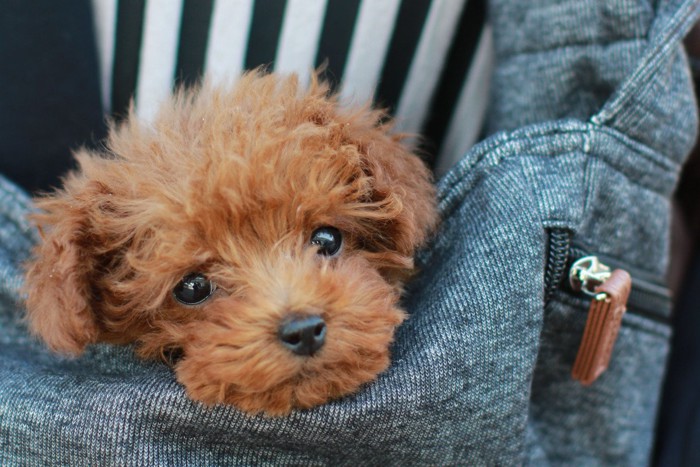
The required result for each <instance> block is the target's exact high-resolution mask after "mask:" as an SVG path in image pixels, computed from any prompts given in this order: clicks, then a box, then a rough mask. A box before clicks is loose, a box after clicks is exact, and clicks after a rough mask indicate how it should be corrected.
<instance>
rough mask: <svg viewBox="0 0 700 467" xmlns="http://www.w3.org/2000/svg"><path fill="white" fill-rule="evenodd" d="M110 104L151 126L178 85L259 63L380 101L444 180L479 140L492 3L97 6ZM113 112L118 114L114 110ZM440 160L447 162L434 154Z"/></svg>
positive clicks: (248, 1) (199, 0)
mask: <svg viewBox="0 0 700 467" xmlns="http://www.w3.org/2000/svg"><path fill="white" fill-rule="evenodd" d="M93 6H94V14H95V20H96V30H97V38H98V46H99V48H100V56H101V65H102V73H103V82H104V85H103V99H104V102H105V103H106V104H107V103H109V104H111V111H112V113H113V114H115V115H117V116H120V115H123V114H124V112H125V110H126V109H127V106H128V105H129V99H130V98H131V96H135V103H136V110H137V113H138V114H139V115H140V116H141V117H143V118H145V119H150V118H152V117H153V115H154V113H155V111H156V109H157V107H158V104H159V102H160V101H161V100H162V99H163V98H164V97H165V96H166V95H167V94H168V92H169V91H170V89H172V87H173V86H174V85H177V84H181V83H184V84H191V83H193V82H195V81H196V80H197V79H199V78H200V77H201V76H202V75H207V76H208V77H210V79H212V80H214V81H228V80H233V79H235V77H236V76H238V75H240V73H241V72H242V71H243V70H246V69H251V68H254V67H257V66H259V65H265V66H267V67H269V68H270V69H273V70H275V71H279V72H284V73H291V72H294V73H297V74H298V75H299V76H300V78H301V80H302V81H303V82H306V81H307V80H308V78H309V74H310V72H311V70H312V69H314V68H316V67H318V66H320V65H326V70H325V72H324V73H325V78H326V79H328V80H329V81H331V83H332V84H333V85H334V86H335V87H336V89H337V90H338V91H339V92H340V93H341V96H342V98H343V99H344V100H346V101H359V102H363V101H366V100H368V99H372V98H374V99H375V100H376V102H377V103H378V105H381V106H385V107H387V108H389V109H390V110H391V112H392V113H393V115H394V116H395V117H396V118H397V121H398V126H399V128H400V129H401V130H403V131H408V132H415V133H423V134H424V135H425V137H426V142H427V143H426V150H427V153H428V154H431V155H432V156H431V157H433V160H431V161H430V162H431V163H432V164H433V165H434V166H435V167H436V169H437V170H438V171H439V172H442V171H444V170H445V169H446V168H448V167H449V166H450V165H451V164H452V162H453V161H454V160H455V159H456V158H457V157H458V156H459V155H461V154H462V153H463V152H464V151H465V150H466V149H468V147H469V146H470V145H471V144H473V143H474V142H475V140H476V139H477V137H478V132H479V130H480V127H481V121H482V116H483V113H484V107H485V105H486V102H487V99H486V93H487V89H488V86H487V84H488V78H489V70H490V67H491V65H490V63H491V59H490V57H491V52H490V48H491V45H490V34H489V29H488V27H484V23H485V11H484V10H485V7H484V0H257V1H256V0H128V1H126V0H122V1H119V0H93ZM107 107H109V105H108V106H107ZM437 155H439V156H440V157H439V158H436V157H435V156H437Z"/></svg>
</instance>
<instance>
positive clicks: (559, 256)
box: [544, 229, 573, 304]
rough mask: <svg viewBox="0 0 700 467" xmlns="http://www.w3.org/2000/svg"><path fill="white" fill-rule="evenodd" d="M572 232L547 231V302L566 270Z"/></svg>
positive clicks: (545, 280) (545, 287) (545, 281)
mask: <svg viewBox="0 0 700 467" xmlns="http://www.w3.org/2000/svg"><path fill="white" fill-rule="evenodd" d="M572 236H573V235H572V233H571V231H569V230H565V229H552V230H549V231H548V236H547V240H548V244H547V264H546V266H545V276H544V302H545V304H547V303H548V302H549V300H550V299H551V298H552V295H554V292H556V290H557V289H558V288H559V284H560V283H561V280H562V278H563V277H564V275H565V274H566V271H567V270H568V261H569V250H570V249H571V238H572Z"/></svg>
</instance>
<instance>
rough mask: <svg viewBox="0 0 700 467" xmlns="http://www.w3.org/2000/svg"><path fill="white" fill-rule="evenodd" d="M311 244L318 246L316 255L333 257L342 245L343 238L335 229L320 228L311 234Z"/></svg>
mask: <svg viewBox="0 0 700 467" xmlns="http://www.w3.org/2000/svg"><path fill="white" fill-rule="evenodd" d="M311 244H312V245H316V246H318V254H319V255H323V256H333V255H334V254H336V253H338V250H340V246H341V245H342V244H343V236H342V235H341V233H340V230H338V229H336V228H335V227H320V228H318V229H316V230H314V233H312V234H311Z"/></svg>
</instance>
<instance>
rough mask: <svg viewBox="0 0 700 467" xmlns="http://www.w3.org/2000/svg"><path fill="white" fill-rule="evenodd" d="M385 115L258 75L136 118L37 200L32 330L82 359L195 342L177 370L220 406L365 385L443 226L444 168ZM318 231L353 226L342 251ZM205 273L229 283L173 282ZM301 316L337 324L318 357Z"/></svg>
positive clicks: (308, 401) (256, 407)
mask: <svg viewBox="0 0 700 467" xmlns="http://www.w3.org/2000/svg"><path fill="white" fill-rule="evenodd" d="M383 121H385V115H384V114H383V113H382V112H380V111H377V110H372V109H371V108H369V107H362V108H355V109H346V108H344V107H343V106H341V105H340V104H339V103H338V101H337V98H336V97H335V96H330V95H329V90H328V87H327V86H326V85H325V84H323V83H320V82H318V81H317V80H314V81H313V82H312V84H311V85H310V87H309V88H308V89H306V90H303V89H300V86H299V85H298V83H297V80H296V78H294V77H287V78H282V77H278V76H275V75H263V74H261V73H258V72H253V73H249V74H247V75H245V76H243V77H242V78H241V79H240V80H239V81H238V82H237V83H236V85H234V86H233V87H229V88H217V87H213V86H209V85H204V86H203V87H201V88H200V89H196V90H191V91H181V92H179V93H177V94H176V95H175V96H174V97H172V99H170V100H169V101H168V102H167V103H166V104H164V106H163V108H162V109H161V111H160V113H159V114H158V116H157V117H156V120H155V121H154V123H152V124H151V125H144V124H142V123H141V122H139V121H137V120H136V119H135V118H134V116H133V115H130V116H129V118H128V119H127V120H126V122H125V123H123V124H121V125H119V126H115V127H113V128H112V129H111V133H110V136H109V138H108V141H107V143H106V149H105V151H104V152H102V153H94V152H89V151H85V150H83V151H80V152H78V153H77V154H76V157H77V160H78V162H79V165H80V169H79V170H78V171H76V172H73V173H70V174H69V175H68V176H67V177H66V178H65V180H64V187H63V188H62V189H60V190H57V191H56V192H55V193H52V194H50V195H47V196H45V197H43V198H41V199H39V200H37V205H38V207H39V208H40V209H41V212H42V213H41V214H38V215H36V217H35V220H36V222H37V224H38V225H39V227H40V230H41V232H42V236H43V242H42V243H41V244H39V245H38V246H37V247H36V249H35V251H34V256H33V259H32V260H31V261H30V262H29V263H28V264H27V287H26V292H27V303H26V304H27V317H28V321H29V324H30V328H31V329H32V331H33V332H34V333H35V334H36V335H38V336H40V337H41V338H42V339H43V340H44V341H45V342H46V344H47V345H48V347H50V348H51V349H52V350H54V351H58V352H64V353H69V354H79V353H80V352H81V351H82V350H83V349H84V347H85V346H86V345H88V344H91V343H95V342H111V343H131V342H134V343H136V344H137V349H138V350H137V351H138V353H139V354H140V355H141V356H142V357H144V358H156V357H160V356H163V355H164V354H166V353H167V352H169V351H170V350H173V349H179V350H181V351H182V354H183V358H182V359H181V360H179V361H178V362H177V363H176V364H175V372H176V374H177V378H178V380H179V381H180V382H181V383H182V384H183V385H184V386H185V387H186V390H187V392H188V394H189V395H190V396H191V397H192V398H193V399H196V400H200V401H203V402H205V403H208V404H214V403H222V402H223V403H231V404H235V405H236V406H238V407H239V408H241V409H243V410H246V411H250V412H257V411H263V412H266V413H268V414H273V415H274V414H284V413H287V412H289V411H290V410H291V409H292V408H294V407H299V408H305V407H311V406H314V405H317V404H321V403H323V402H325V401H327V400H329V399H331V398H336V397H340V396H343V395H345V394H349V393H352V392H353V391H356V390H357V389H358V388H359V387H360V386H361V385H362V384H364V383H366V382H368V381H370V380H372V379H373V378H374V377H376V375H377V374H378V373H380V372H382V371H383V370H385V369H386V368H387V366H388V364H389V345H390V343H391V341H392V338H393V332H394V329H395V327H396V326H397V325H399V324H400V323H401V321H402V320H403V319H404V312H403V311H402V310H401V309H400V307H399V305H398V298H399V294H400V287H401V285H402V283H403V281H404V280H405V279H406V278H407V277H408V275H409V274H410V273H411V271H412V268H413V262H412V256H413V254H414V252H415V250H416V248H417V247H419V246H421V245H422V244H424V242H425V241H426V236H427V235H428V234H429V232H430V231H431V229H433V227H434V226H435V224H436V209H435V201H434V191H433V188H432V185H431V183H430V175H429V172H428V170H427V169H426V168H425V166H424V165H423V164H422V162H421V161H420V160H419V159H418V158H417V157H416V156H414V155H413V154H412V153H411V152H410V149H409V148H407V147H406V145H405V144H404V142H403V138H402V137H401V136H400V135H393V134H392V133H391V132H390V128H389V126H388V125H387V124H385V123H382V122H383ZM320 226H334V227H335V228H337V229H339V230H340V231H341V232H342V234H343V246H342V249H341V251H340V252H339V253H338V254H337V255H336V256H333V257H325V256H321V255H319V254H318V251H317V248H316V247H315V246H314V245H311V244H310V242H309V239H310V235H311V233H312V232H313V231H314V230H315V229H317V228H319V227H320ZM192 272H198V273H202V274H204V275H206V276H207V278H208V279H210V280H211V281H212V282H214V283H215V284H217V286H218V288H217V289H216V292H215V293H214V294H213V295H212V296H211V298H210V299H208V300H207V301H205V302H204V303H202V304H201V305H193V306H186V305H182V304H181V303H179V302H178V301H177V300H175V298H174V297H173V289H174V287H175V286H176V285H177V284H178V282H179V281H181V280H182V278H183V276H185V275H186V274H188V273H192ZM290 313H294V314H297V315H301V316H311V315H316V316H321V317H322V319H323V320H324V321H325V323H326V325H327V336H326V340H325V344H324V345H323V347H322V348H321V349H320V350H319V351H318V352H317V353H316V354H315V355H313V356H309V357H306V356H299V355H296V354H294V353H292V352H290V351H289V350H288V349H287V348H285V347H284V346H283V345H281V344H280V341H279V338H278V336H277V331H278V328H279V326H280V321H281V320H282V319H284V317H285V316H288V315H289V314H290Z"/></svg>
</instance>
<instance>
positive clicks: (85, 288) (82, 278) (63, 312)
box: [25, 154, 105, 355]
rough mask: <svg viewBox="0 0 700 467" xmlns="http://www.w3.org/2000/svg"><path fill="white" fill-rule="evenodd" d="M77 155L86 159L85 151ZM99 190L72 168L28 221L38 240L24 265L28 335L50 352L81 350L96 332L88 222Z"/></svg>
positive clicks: (101, 191)
mask: <svg viewBox="0 0 700 467" xmlns="http://www.w3.org/2000/svg"><path fill="white" fill-rule="evenodd" d="M81 159H82V160H81V162H86V161H87V155H86V154H83V155H82V157H81ZM83 165H84V164H83ZM104 192H105V187H104V186H102V185H100V184H99V183H95V182H94V181H92V180H90V179H89V178H88V177H86V176H85V175H84V174H83V173H77V172H76V173H72V174H69V175H68V177H67V178H66V179H65V181H64V188H63V189H61V190H58V191H56V192H54V193H52V194H50V195H47V196H45V197H43V198H39V199H38V200H37V202H36V204H37V207H38V208H39V210H40V213H37V214H35V215H34V216H33V220H34V221H35V222H36V223H37V226H38V228H39V231H40V233H41V236H42V238H43V241H42V242H41V243H40V244H39V245H37V246H36V247H35V249H34V252H33V257H32V259H30V261H29V262H28V263H27V264H26V265H25V267H26V281H25V295H26V308H27V319H28V323H29V327H30V329H31V331H32V333H34V334H35V335H37V336H39V337H40V338H41V339H42V340H43V341H44V342H45V343H46V344H47V346H48V347H49V348H50V349H51V350H53V351H57V352H63V353H68V354H74V355H77V354H80V353H81V352H82V350H83V348H84V347H85V346H86V345H87V344H90V343H94V342H96V341H97V339H98V337H99V335H100V326H99V324H98V321H97V319H96V316H95V313H94V310H93V303H92V302H93V301H94V299H93V283H92V281H93V280H94V277H95V274H96V273H97V271H96V269H97V258H96V251H95V248H93V247H92V244H94V243H95V240H94V238H93V235H94V228H93V225H92V224H93V223H94V222H95V219H94V211H95V209H96V205H97V204H98V203H99V202H100V201H99V199H100V197H101V196H102V197H103V196H104ZM98 209H99V208H98Z"/></svg>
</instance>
